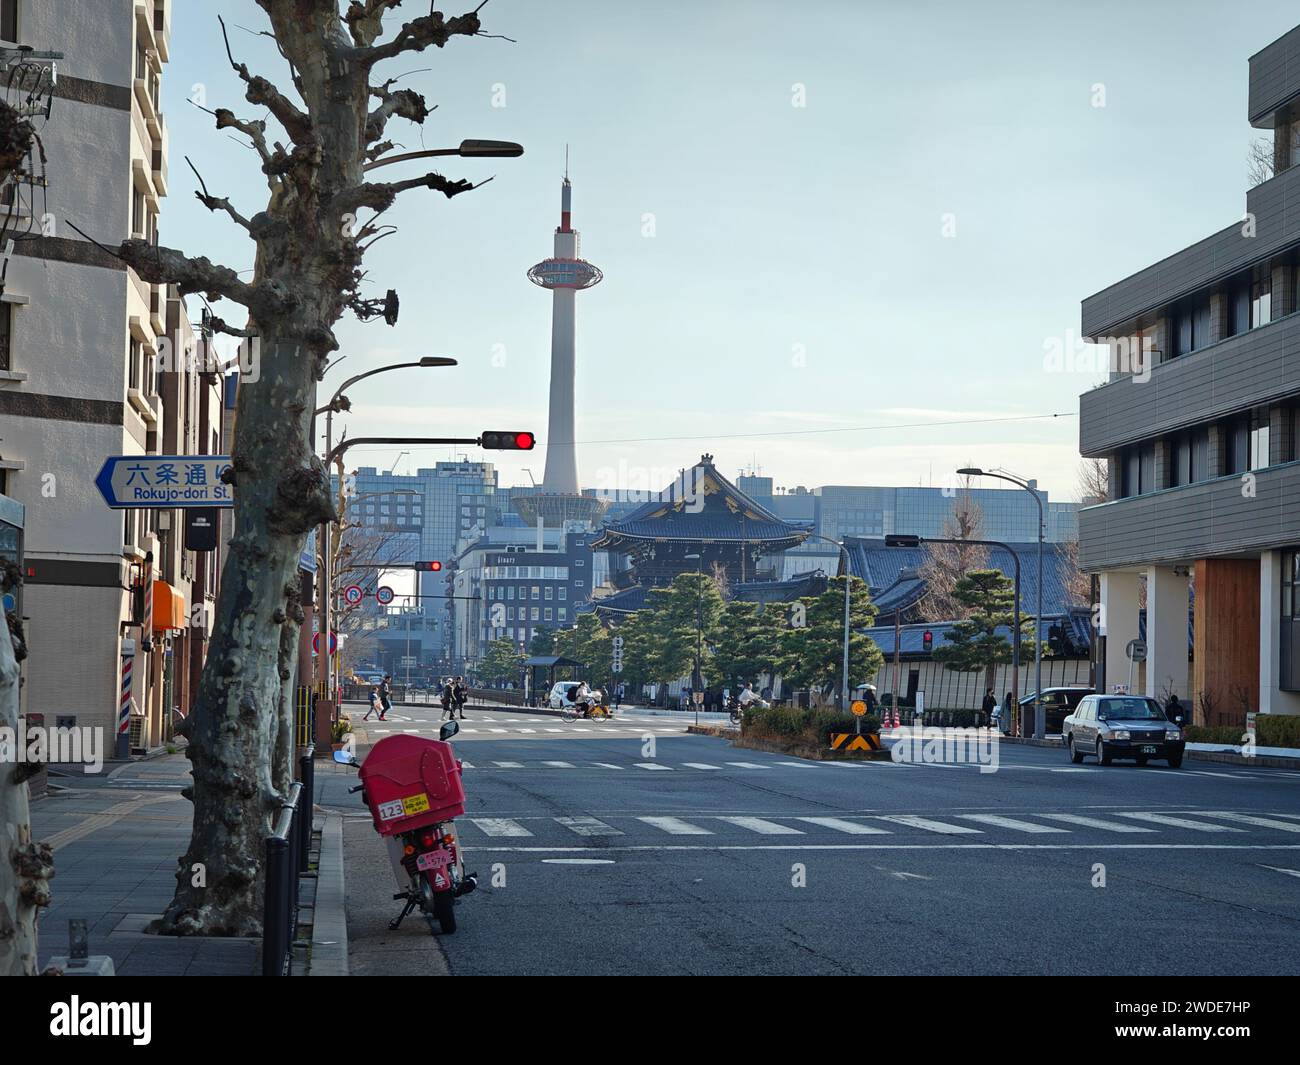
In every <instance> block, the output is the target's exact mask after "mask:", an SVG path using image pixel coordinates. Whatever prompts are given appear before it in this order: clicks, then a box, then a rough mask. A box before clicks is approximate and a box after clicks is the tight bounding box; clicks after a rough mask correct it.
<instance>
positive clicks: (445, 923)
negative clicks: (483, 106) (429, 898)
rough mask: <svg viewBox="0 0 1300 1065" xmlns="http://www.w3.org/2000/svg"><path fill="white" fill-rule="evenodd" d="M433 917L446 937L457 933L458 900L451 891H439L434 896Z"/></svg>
mask: <svg viewBox="0 0 1300 1065" xmlns="http://www.w3.org/2000/svg"><path fill="white" fill-rule="evenodd" d="M433 915H434V917H436V918H437V919H438V926H439V927H440V928H441V929H442V934H443V935H445V936H449V935H451V934H452V933H453V932H454V931H456V900H455V899H454V898H452V893H451V892H450V891H438V892H435V893H434V896H433Z"/></svg>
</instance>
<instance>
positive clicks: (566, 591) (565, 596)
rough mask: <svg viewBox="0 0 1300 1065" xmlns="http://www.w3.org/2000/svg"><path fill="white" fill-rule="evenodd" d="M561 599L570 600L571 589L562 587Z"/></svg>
mask: <svg viewBox="0 0 1300 1065" xmlns="http://www.w3.org/2000/svg"><path fill="white" fill-rule="evenodd" d="M559 598H561V599H568V598H569V589H568V588H566V587H564V585H560V594H559Z"/></svg>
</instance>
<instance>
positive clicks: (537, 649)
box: [528, 625, 556, 655]
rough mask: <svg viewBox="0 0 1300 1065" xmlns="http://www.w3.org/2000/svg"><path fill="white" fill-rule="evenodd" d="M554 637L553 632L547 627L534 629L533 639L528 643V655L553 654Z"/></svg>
mask: <svg viewBox="0 0 1300 1065" xmlns="http://www.w3.org/2000/svg"><path fill="white" fill-rule="evenodd" d="M555 636H556V633H555V630H554V629H552V628H548V627H547V626H544V625H543V626H539V627H538V628H536V629H534V630H533V638H532V639H531V640H530V641H529V643H528V653H529V654H530V655H553V654H555Z"/></svg>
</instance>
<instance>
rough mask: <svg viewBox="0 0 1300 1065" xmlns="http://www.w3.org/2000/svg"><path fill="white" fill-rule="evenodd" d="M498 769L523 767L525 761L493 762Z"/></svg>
mask: <svg viewBox="0 0 1300 1065" xmlns="http://www.w3.org/2000/svg"><path fill="white" fill-rule="evenodd" d="M492 764H493V765H494V766H496V767H497V768H498V769H523V767H524V763H523V762H493V763H492Z"/></svg>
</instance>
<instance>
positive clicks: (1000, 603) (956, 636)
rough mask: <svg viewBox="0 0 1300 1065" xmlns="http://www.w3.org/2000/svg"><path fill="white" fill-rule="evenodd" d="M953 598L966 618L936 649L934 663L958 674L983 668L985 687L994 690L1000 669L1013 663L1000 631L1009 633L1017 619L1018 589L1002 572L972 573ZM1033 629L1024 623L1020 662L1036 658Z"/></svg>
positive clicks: (988, 570)
mask: <svg viewBox="0 0 1300 1065" xmlns="http://www.w3.org/2000/svg"><path fill="white" fill-rule="evenodd" d="M953 597H954V598H955V599H956V600H957V601H958V602H960V603H961V605H962V606H963V607H964V608H965V610H966V611H967V616H966V617H965V618H963V619H962V620H961V621H958V622H957V623H956V624H954V625H953V626H952V628H950V629H949V630H948V636H947V639H946V641H945V643H944V644H943V645H941V646H939V647H936V648H935V650H934V658H935V661H937V662H942V663H943V664H944V668H946V669H950V670H952V671H953V672H956V673H974V672H977V671H978V670H981V669H982V670H983V671H984V686H985V687H986V688H991V687H993V677H994V673H995V672H996V670H997V667H998V666H1000V665H1006V664H1007V663H1009V662H1010V661H1011V641H1010V640H1008V639H1007V638H1006V637H1005V636H1003V635H1002V634H1001V633H999V632H998V631H997V630H998V629H1000V628H1002V629H1006V630H1008V631H1010V629H1011V625H1012V623H1013V621H1014V620H1015V614H1014V608H1015V586H1014V584H1013V583H1012V581H1011V578H1009V577H1007V576H1006V575H1005V574H1004V573H1003V572H1002V571H1001V570H996V569H977V570H971V572H970V573H968V574H966V576H964V577H962V578H961V580H959V581H958V582H957V584H956V585H955V586H954V588H953ZM1032 626H1033V622H1032V621H1028V622H1022V624H1021V638H1020V661H1021V662H1025V661H1028V660H1029V659H1032V658H1033V656H1034V638H1033V628H1032ZM1026 634H1028V635H1027V638H1026Z"/></svg>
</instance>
